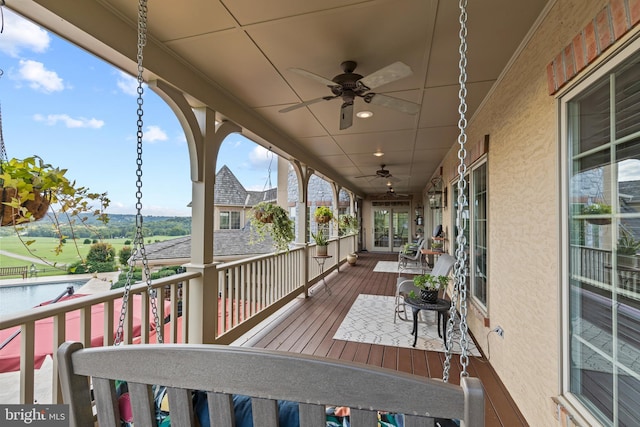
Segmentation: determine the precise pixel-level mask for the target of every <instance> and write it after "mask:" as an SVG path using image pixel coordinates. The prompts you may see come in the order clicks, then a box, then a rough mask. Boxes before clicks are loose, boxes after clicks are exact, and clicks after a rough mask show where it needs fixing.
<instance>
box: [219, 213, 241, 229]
mask: <svg viewBox="0 0 640 427" xmlns="http://www.w3.org/2000/svg"><path fill="white" fill-rule="evenodd" d="M239 229H240V212H238V211H220V230H239Z"/></svg>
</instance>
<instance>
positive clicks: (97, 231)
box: [0, 214, 191, 239]
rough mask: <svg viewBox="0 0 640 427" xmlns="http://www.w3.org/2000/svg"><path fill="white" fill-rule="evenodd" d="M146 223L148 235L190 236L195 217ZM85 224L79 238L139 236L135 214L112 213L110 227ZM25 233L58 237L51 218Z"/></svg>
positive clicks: (159, 218) (78, 227)
mask: <svg viewBox="0 0 640 427" xmlns="http://www.w3.org/2000/svg"><path fill="white" fill-rule="evenodd" d="M142 221H143V222H142V225H143V227H144V233H143V234H144V235H145V236H186V235H190V234H191V217H178V216H143V218H142ZM85 223H86V225H87V226H86V227H85V226H83V225H81V224H76V227H75V229H74V234H75V236H76V237H77V238H92V239H93V238H101V237H102V238H107V237H108V238H115V237H129V238H132V237H134V236H135V228H136V216H135V215H120V214H113V215H111V214H110V215H109V222H108V223H107V224H106V225H105V224H103V223H102V222H100V221H97V220H96V219H95V218H94V217H91V216H90V217H88V218H87V220H86V221H85ZM63 231H64V232H65V234H67V235H71V233H70V230H66V229H64V228H63ZM13 233H15V230H14V229H13V228H12V227H2V228H1V229H0V235H5V236H6V235H10V234H13ZM21 233H23V234H24V235H26V236H30V237H56V236H54V234H53V231H52V227H51V218H49V217H45V218H43V219H41V220H39V221H37V222H34V223H30V224H28V225H26V226H25V227H24V230H23V231H21Z"/></svg>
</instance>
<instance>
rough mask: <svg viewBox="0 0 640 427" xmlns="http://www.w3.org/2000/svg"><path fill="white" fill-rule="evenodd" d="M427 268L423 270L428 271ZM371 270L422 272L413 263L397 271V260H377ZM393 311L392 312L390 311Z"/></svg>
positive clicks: (407, 272)
mask: <svg viewBox="0 0 640 427" xmlns="http://www.w3.org/2000/svg"><path fill="white" fill-rule="evenodd" d="M428 270H429V268H427V269H426V271H425V272H428ZM373 271H376V272H378V273H398V272H400V273H405V274H422V273H423V271H422V269H420V268H416V265H415V264H409V265H407V267H406V268H401V269H400V271H398V261H378V263H377V264H376V266H375V267H374V269H373ZM392 313H393V312H392Z"/></svg>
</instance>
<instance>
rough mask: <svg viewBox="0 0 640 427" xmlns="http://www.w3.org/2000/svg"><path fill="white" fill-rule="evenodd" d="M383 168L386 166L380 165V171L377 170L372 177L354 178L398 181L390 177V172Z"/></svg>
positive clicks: (361, 176)
mask: <svg viewBox="0 0 640 427" xmlns="http://www.w3.org/2000/svg"><path fill="white" fill-rule="evenodd" d="M385 166H386V165H380V169H378V170H377V171H376V173H375V174H373V175H360V176H356V177H355V178H383V179H387V180H389V181H399V179H398V178H394V176H393V175H391V171H390V170H389V169H385Z"/></svg>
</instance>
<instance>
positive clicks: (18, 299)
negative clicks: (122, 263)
mask: <svg viewBox="0 0 640 427" xmlns="http://www.w3.org/2000/svg"><path fill="white" fill-rule="evenodd" d="M85 283H87V281H86V280H82V281H78V282H57V283H40V284H37V285H26V286H0V317H2V316H7V315H9V314H12V313H17V312H19V311H23V310H27V309H29V308H32V307H35V306H37V305H39V304H40V303H43V302H45V301H51V300H52V299H55V298H57V297H58V296H59V295H60V294H61V293H62V292H64V290H65V289H67V287H69V286H73V290H74V291H77V290H78V289H80V288H81V287H82V286H83V285H84V284H85Z"/></svg>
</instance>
